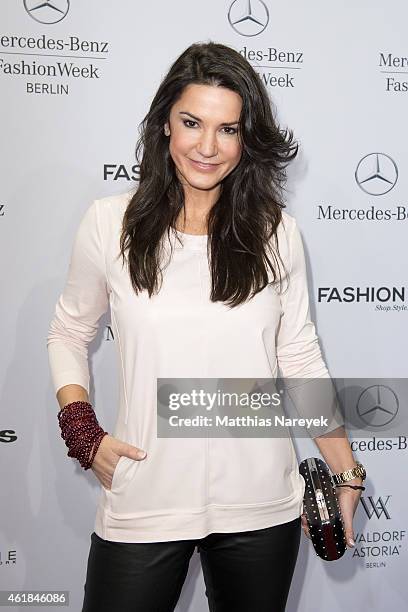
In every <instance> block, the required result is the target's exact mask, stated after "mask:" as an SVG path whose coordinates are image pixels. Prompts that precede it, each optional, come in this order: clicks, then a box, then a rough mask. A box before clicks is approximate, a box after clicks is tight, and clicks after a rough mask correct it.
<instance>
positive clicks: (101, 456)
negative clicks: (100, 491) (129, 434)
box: [91, 434, 145, 490]
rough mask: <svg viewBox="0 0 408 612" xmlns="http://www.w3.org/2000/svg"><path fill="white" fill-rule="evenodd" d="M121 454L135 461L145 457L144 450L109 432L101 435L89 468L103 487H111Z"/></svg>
mask: <svg viewBox="0 0 408 612" xmlns="http://www.w3.org/2000/svg"><path fill="white" fill-rule="evenodd" d="M122 455H125V456H126V457H129V458H130V459H134V460H135V461H141V460H142V459H144V458H145V455H144V451H142V450H141V449H140V448H137V447H136V446H132V445H131V444H128V443H127V442H122V440H119V439H118V438H114V437H113V436H111V435H109V434H107V435H106V436H103V438H102V440H101V443H100V445H99V448H98V450H97V451H96V455H95V458H94V460H93V462H92V466H91V470H92V471H93V473H94V474H95V476H96V477H97V478H98V480H99V481H100V483H101V484H102V486H103V487H104V488H105V489H108V490H109V489H110V488H111V486H112V478H113V473H114V471H115V468H116V464H117V463H118V461H119V459H120V457H121V456H122Z"/></svg>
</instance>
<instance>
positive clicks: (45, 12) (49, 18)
mask: <svg viewBox="0 0 408 612" xmlns="http://www.w3.org/2000/svg"><path fill="white" fill-rule="evenodd" d="M24 8H25V10H26V11H27V13H28V14H29V15H30V17H32V18H33V19H34V20H35V21H38V22H39V23H58V21H62V19H64V17H66V16H67V14H68V11H69V0H24Z"/></svg>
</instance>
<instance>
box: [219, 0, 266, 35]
mask: <svg viewBox="0 0 408 612" xmlns="http://www.w3.org/2000/svg"><path fill="white" fill-rule="evenodd" d="M228 21H229V23H230V26H231V27H232V28H233V29H234V30H235V31H236V32H238V34H241V35H242V36H258V34H260V33H261V32H263V31H264V29H265V28H266V26H267V25H268V23H269V11H268V7H267V6H266V4H265V3H264V2H262V0H245V1H243V0H234V2H233V3H232V4H231V6H230V8H229V11H228Z"/></svg>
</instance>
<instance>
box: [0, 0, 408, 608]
mask: <svg viewBox="0 0 408 612" xmlns="http://www.w3.org/2000/svg"><path fill="white" fill-rule="evenodd" d="M407 21H408V5H407V3H406V2H405V1H404V0H395V1H394V2H391V3H388V4H387V3H384V2H380V1H379V0H358V1H356V2H327V0H311V1H309V2H303V1H302V0H292V1H291V2H275V1H274V0H265V1H262V0H235V1H232V2H231V1H230V0H228V1H225V0H206V2H205V3H203V2H200V3H198V2H191V1H187V0H177V1H173V2H168V1H166V2H165V1H164V0H158V1H156V2H141V1H138V0H121V1H120V2H103V1H101V0H70V1H68V0H47V1H42V0H24V1H23V0H1V4H0V87H1V97H0V104H1V117H0V122H1V138H0V148H1V153H0V155H1V166H0V167H1V182H0V236H1V247H0V248H1V285H2V299H1V309H2V310H1V313H2V314H1V322H2V331H1V340H2V341H1V344H2V351H1V360H2V367H1V370H0V376H1V389H2V390H1V413H0V453H1V462H0V470H1V472H0V477H1V486H0V495H1V504H0V517H1V518H0V588H1V589H3V590H4V589H23V590H31V589H35V590H49V589H53V590H55V589H58V590H68V591H69V592H70V605H69V609H70V610H73V611H75V612H76V611H78V610H80V607H81V603H82V597H83V585H84V580H85V567H86V560H87V554H88V550H89V544H90V540H89V536H90V532H91V530H92V528H93V521H94V513H95V505H96V499H97V496H98V491H99V484H98V482H97V481H96V478H95V476H94V475H93V474H92V473H88V472H83V470H81V468H80V467H79V465H77V462H74V461H73V460H72V459H68V458H67V457H66V447H65V445H64V443H63V441H62V439H61V437H60V433H59V427H58V422H57V418H56V413H57V409H58V405H57V402H56V399H55V396H54V394H53V390H52V386H51V381H50V376H49V370H48V361H47V351H46V336H47V331H48V325H49V323H50V320H51V317H52V315H53V311H54V307H55V303H56V300H57V298H58V296H59V293H60V292H61V290H62V288H63V285H64V282H65V276H66V273H67V268H68V260H69V253H70V249H71V246H72V240H73V237H74V233H75V231H76V228H77V226H78V222H79V219H80V218H81V216H82V215H83V213H84V211H85V209H86V208H87V207H88V206H89V205H90V203H91V201H92V200H93V199H94V198H98V197H102V196H105V195H109V194H116V193H120V192H123V191H127V190H128V189H130V188H131V187H132V185H133V184H134V181H136V180H137V167H136V166H135V160H134V157H133V155H134V154H133V151H134V145H135V142H136V138H137V133H138V124H139V122H140V121H141V119H142V117H143V116H144V114H145V113H146V111H147V109H148V106H149V104H150V101H151V99H152V97H153V95H154V93H155V91H156V88H157V86H158V84H159V81H160V79H161V78H162V76H163V75H164V74H165V72H166V71H167V69H168V68H169V66H170V63H171V62H172V61H173V60H174V59H175V58H176V57H177V56H178V55H179V54H180V53H181V52H182V51H183V50H184V49H185V48H186V47H187V46H189V45H190V44H191V43H192V42H196V41H208V40H214V41H216V42H222V43H225V44H228V45H230V46H232V47H234V48H236V49H237V50H239V51H240V52H241V53H242V54H244V55H245V57H246V58H247V59H248V60H249V61H250V62H251V63H252V64H253V65H254V66H255V67H256V69H257V71H258V72H259V73H260V75H261V78H262V80H263V82H264V83H265V85H266V86H267V88H268V90H269V92H270V95H271V99H272V100H273V103H274V104H275V105H276V108H277V112H278V117H279V121H280V123H281V124H282V125H287V126H289V127H290V128H292V129H293V130H294V132H295V136H296V138H297V139H298V141H299V142H300V145H301V151H300V154H299V157H298V158H297V159H296V161H295V162H294V164H293V165H292V166H291V167H290V172H289V184H288V197H287V204H288V208H287V210H288V212H290V213H291V214H293V215H294V216H295V217H296V218H297V220H298V224H299V227H300V229H301V232H302V235H303V239H304V243H305V249H306V256H307V263H308V274H309V283H310V297H311V303H312V314H313V317H314V319H315V321H316V326H317V331H318V334H319V337H320V341H321V346H322V350H323V354H324V357H325V359H326V361H327V364H328V367H329V370H330V373H331V375H332V377H337V378H338V377H370V378H373V379H374V378H377V379H378V383H379V384H378V391H379V395H380V394H381V392H382V391H383V390H384V389H387V390H389V389H390V388H391V387H392V385H390V384H388V383H386V380H387V379H389V378H395V379H402V378H404V377H406V375H407V363H408V362H407V345H408V342H407V340H408V294H407V287H408V285H407V229H408V148H407V108H408V106H407V102H408V44H407V37H406V24H407ZM89 353H90V368H91V372H92V388H91V392H92V395H91V397H92V399H93V403H94V405H95V406H96V409H97V413H98V417H99V419H100V421H101V422H102V423H103V425H104V427H105V429H107V430H108V431H109V430H112V426H113V423H114V420H115V403H116V400H117V395H116V394H117V388H116V359H115V347H114V339H113V336H112V333H111V329H110V320H109V315H108V314H107V315H106V317H104V318H103V319H102V321H101V325H100V329H99V333H98V335H97V338H96V339H95V341H94V342H93V343H92V345H91V346H90V350H89ZM391 390H392V389H391ZM385 395H386V397H387V398H388V400H387V401H388V404H387V406H385V407H384V406H383V407H382V410H383V412H384V414H385V415H387V418H388V417H390V415H391V417H392V415H393V414H394V413H395V412H396V410H397V408H399V410H400V411H401V410H402V411H406V410H407V397H406V396H405V397H404V396H398V394H393V393H388V394H385ZM385 395H384V397H385ZM392 397H394V398H395V405H394V404H393V402H392V401H391V400H390V399H389V398H392ZM374 408H375V407H374ZM377 408H378V406H377ZM403 433H404V432H401V435H399V436H394V437H392V438H389V439H387V438H386V437H385V436H384V435H382V434H381V433H379V434H378V435H375V434H373V435H371V434H370V435H369V436H368V437H366V438H355V439H353V442H352V444H353V449H354V450H355V456H356V458H358V459H359V460H360V461H362V462H363V463H364V465H366V468H367V471H368V479H367V488H366V491H365V492H364V493H363V496H362V498H361V503H360V504H359V507H358V509H357V513H356V517H355V532H356V547H355V549H353V550H348V551H347V552H346V554H345V555H344V557H343V558H342V559H341V560H339V561H336V562H333V563H328V562H324V561H322V560H320V559H319V558H317V557H316V555H315V554H314V551H313V548H312V545H311V543H310V542H309V540H307V539H306V538H305V537H304V536H303V535H302V543H301V550H300V554H299V558H298V563H297V566H296V570H295V576H294V580H293V584H292V589H291V593H290V597H289V602H288V607H287V609H288V610H289V611H290V612H312V611H313V612H315V611H316V610H331V612H340V611H343V610H344V609H347V608H348V609H353V610H370V612H383V611H384V610H389V609H392V610H395V611H401V612H402V611H403V610H406V609H407V602H408V587H407V580H406V566H407V565H406V564H407V557H408V555H407V546H408V542H407V527H408V512H407V499H408V494H407V491H406V487H405V482H406V480H405V465H404V464H405V462H406V457H407V448H406V446H407V445H406V438H405V437H404V435H403ZM351 437H352V436H351ZM297 442H298V444H297V448H298V451H299V460H301V459H302V458H303V457H306V456H309V455H315V456H316V454H318V451H317V448H316V447H315V445H314V444H313V442H312V441H311V440H306V439H302V440H298V441H297ZM24 608H25V606H24ZM21 609H23V607H21ZM177 610H178V611H179V612H181V611H185V612H187V611H193V610H194V611H195V612H201V611H204V610H207V603H206V598H205V593H204V582H203V578H202V573H201V568H200V564H199V555H198V554H194V555H193V557H192V559H191V562H190V568H189V574H188V577H187V580H186V583H185V585H184V588H183V591H182V595H181V598H180V602H179V604H178V607H177ZM254 612H255V611H254Z"/></svg>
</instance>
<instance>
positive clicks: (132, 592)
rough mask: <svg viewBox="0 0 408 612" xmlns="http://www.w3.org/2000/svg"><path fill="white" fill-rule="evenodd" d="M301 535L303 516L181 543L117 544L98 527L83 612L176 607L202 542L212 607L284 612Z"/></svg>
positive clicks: (154, 611) (220, 611)
mask: <svg viewBox="0 0 408 612" xmlns="http://www.w3.org/2000/svg"><path fill="white" fill-rule="evenodd" d="M300 533H301V523H300V517H299V518H297V519H295V520H293V521H291V522H289V523H284V524H282V525H275V526H273V527H266V528H264V529H256V530H254V531H243V532H233V533H211V534H209V535H208V536H206V537H205V538H201V539H197V540H177V541H173V542H149V543H127V542H110V541H107V540H103V539H101V538H100V537H99V536H98V535H96V533H95V532H93V533H92V535H91V546H90V550H89V557H88V566H87V574H86V583H85V585H84V591H85V597H84V604H83V608H82V612H171V611H172V610H174V608H175V606H176V604H177V601H178V599H179V596H180V593H181V589H182V586H183V584H184V580H185V578H186V575H187V571H188V566H189V561H190V558H191V556H192V554H193V552H194V549H195V547H196V546H197V550H198V552H199V553H200V558H201V566H202V569H203V576H204V581H205V587H206V588H205V594H206V596H207V598H208V604H209V610H210V612H283V611H284V610H285V605H286V601H287V597H288V593H289V588H290V584H291V581H292V576H293V572H294V569H295V565H296V560H297V555H298V552H299V543H300Z"/></svg>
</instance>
